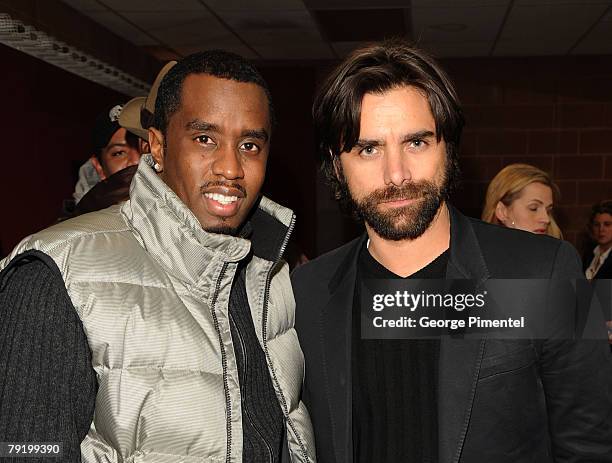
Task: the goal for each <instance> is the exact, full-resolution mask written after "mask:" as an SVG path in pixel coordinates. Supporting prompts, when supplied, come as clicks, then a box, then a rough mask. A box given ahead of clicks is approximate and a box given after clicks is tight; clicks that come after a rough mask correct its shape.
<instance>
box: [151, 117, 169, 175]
mask: <svg viewBox="0 0 612 463" xmlns="http://www.w3.org/2000/svg"><path fill="white" fill-rule="evenodd" d="M149 147H150V148H151V156H153V160H154V161H155V163H156V164H159V166H160V172H162V171H163V170H164V158H165V155H166V153H165V152H164V135H163V134H162V133H161V132H160V131H159V130H157V129H156V128H154V127H149Z"/></svg>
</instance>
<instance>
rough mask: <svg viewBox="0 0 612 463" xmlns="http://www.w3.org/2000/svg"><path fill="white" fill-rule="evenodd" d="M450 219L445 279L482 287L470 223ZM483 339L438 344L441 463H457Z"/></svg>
mask: <svg viewBox="0 0 612 463" xmlns="http://www.w3.org/2000/svg"><path fill="white" fill-rule="evenodd" d="M448 208H449V211H450V217H451V245H450V258H449V262H448V267H447V271H446V278H447V279H471V280H475V281H476V283H477V285H479V284H481V283H483V282H484V281H485V280H486V279H487V278H488V277H489V273H488V270H487V267H486V265H485V262H484V259H483V257H482V253H481V251H480V246H479V245H478V241H477V239H476V235H475V234H474V230H473V228H472V225H471V223H470V221H469V220H468V219H467V218H466V217H465V216H463V215H462V214H461V213H459V212H458V211H457V210H456V209H455V208H454V207H452V206H450V205H449V206H448ZM484 343H485V341H484V338H482V337H481V338H479V339H475V338H468V337H464V336H462V335H445V336H442V338H441V341H440V361H439V365H438V369H439V376H438V378H439V384H438V436H439V437H438V440H439V446H438V450H439V461H440V463H457V462H458V461H459V458H460V457H461V451H462V449H463V443H464V441H465V436H466V434H467V429H468V424H469V421H470V415H471V412H472V405H473V401H474V395H475V393H476V383H477V380H478V374H479V372H480V364H481V361H482V356H483V353H484Z"/></svg>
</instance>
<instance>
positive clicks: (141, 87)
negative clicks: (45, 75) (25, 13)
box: [0, 13, 150, 96]
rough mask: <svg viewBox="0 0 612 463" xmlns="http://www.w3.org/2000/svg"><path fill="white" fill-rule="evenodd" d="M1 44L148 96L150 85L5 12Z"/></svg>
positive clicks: (121, 90) (0, 16)
mask: <svg viewBox="0 0 612 463" xmlns="http://www.w3.org/2000/svg"><path fill="white" fill-rule="evenodd" d="M0 43H3V44H4V45H7V46H9V47H11V48H14V49H16V50H20V51H22V52H24V53H27V54H28V55H31V56H34V57H36V58H39V59H41V60H43V61H45V62H47V63H49V64H53V65H55V66H57V67H60V68H62V69H64V70H66V71H68V72H71V73H73V74H76V75H78V76H80V77H83V78H85V79H87V80H90V81H92V82H96V83H98V84H100V85H104V86H105V87H108V88H110V89H112V90H115V91H116V92H119V93H123V94H125V95H130V96H139V95H145V94H146V93H147V92H148V91H149V88H150V85H149V84H148V83H146V82H144V81H142V80H140V79H137V78H136V77H134V76H132V75H129V74H127V73H125V72H123V71H121V70H120V69H118V68H116V67H114V66H112V65H110V64H108V63H105V62H103V61H101V60H98V59H96V58H94V57H93V56H91V55H88V54H87V53H84V52H83V51H81V50H79V49H78V48H75V47H72V46H70V45H68V44H66V43H64V42H62V41H61V40H57V39H56V38H54V37H52V36H50V35H48V34H46V33H45V32H42V31H39V30H37V29H35V28H33V27H32V26H29V25H27V24H24V23H22V22H21V21H18V20H15V19H13V18H11V17H10V15H8V14H6V13H0Z"/></svg>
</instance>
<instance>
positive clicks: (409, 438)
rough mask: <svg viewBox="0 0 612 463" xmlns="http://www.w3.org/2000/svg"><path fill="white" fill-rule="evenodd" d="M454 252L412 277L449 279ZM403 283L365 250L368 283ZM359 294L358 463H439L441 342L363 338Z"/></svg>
mask: <svg viewBox="0 0 612 463" xmlns="http://www.w3.org/2000/svg"><path fill="white" fill-rule="evenodd" d="M447 263H448V251H445V252H444V253H442V254H441V255H440V256H438V257H437V258H436V259H435V260H434V261H433V262H431V263H430V264H429V265H427V266H426V267H424V268H423V269H421V270H419V271H418V272H416V273H414V274H412V275H410V276H409V277H407V278H415V279H426V278H444V276H445V274H446V265H447ZM364 278H365V279H370V278H372V279H374V278H376V279H395V278H402V277H400V276H398V275H396V274H394V273H393V272H390V271H389V270H387V269H386V268H385V267H384V266H382V265H381V264H380V263H379V262H378V261H376V260H375V259H374V258H373V257H372V256H371V255H370V252H369V251H368V250H367V248H366V246H365V245H364V247H363V248H362V250H361V252H360V255H359V261H358V270H357V285H356V288H359V287H360V284H361V280H362V279H364ZM359 300H360V298H359V290H357V291H356V297H355V302H354V313H353V336H352V344H353V349H352V392H353V419H352V423H353V460H354V461H355V463H366V462H368V463H370V462H377V463H384V462H393V463H400V462H406V463H436V462H437V461H438V420H437V413H438V407H437V386H438V358H439V350H440V342H439V340H431V339H424V340H405V339H387V340H377V339H366V340H362V339H361V328H360V326H359V320H360V304H359Z"/></svg>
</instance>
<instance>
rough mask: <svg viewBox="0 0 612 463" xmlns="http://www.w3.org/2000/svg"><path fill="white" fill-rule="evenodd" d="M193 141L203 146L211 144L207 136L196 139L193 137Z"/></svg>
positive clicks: (199, 136)
mask: <svg viewBox="0 0 612 463" xmlns="http://www.w3.org/2000/svg"><path fill="white" fill-rule="evenodd" d="M195 141H197V142H198V143H201V144H203V145H207V144H209V143H211V141H212V140H211V138H210V137H209V136H208V135H198V136H197V137H195Z"/></svg>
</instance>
